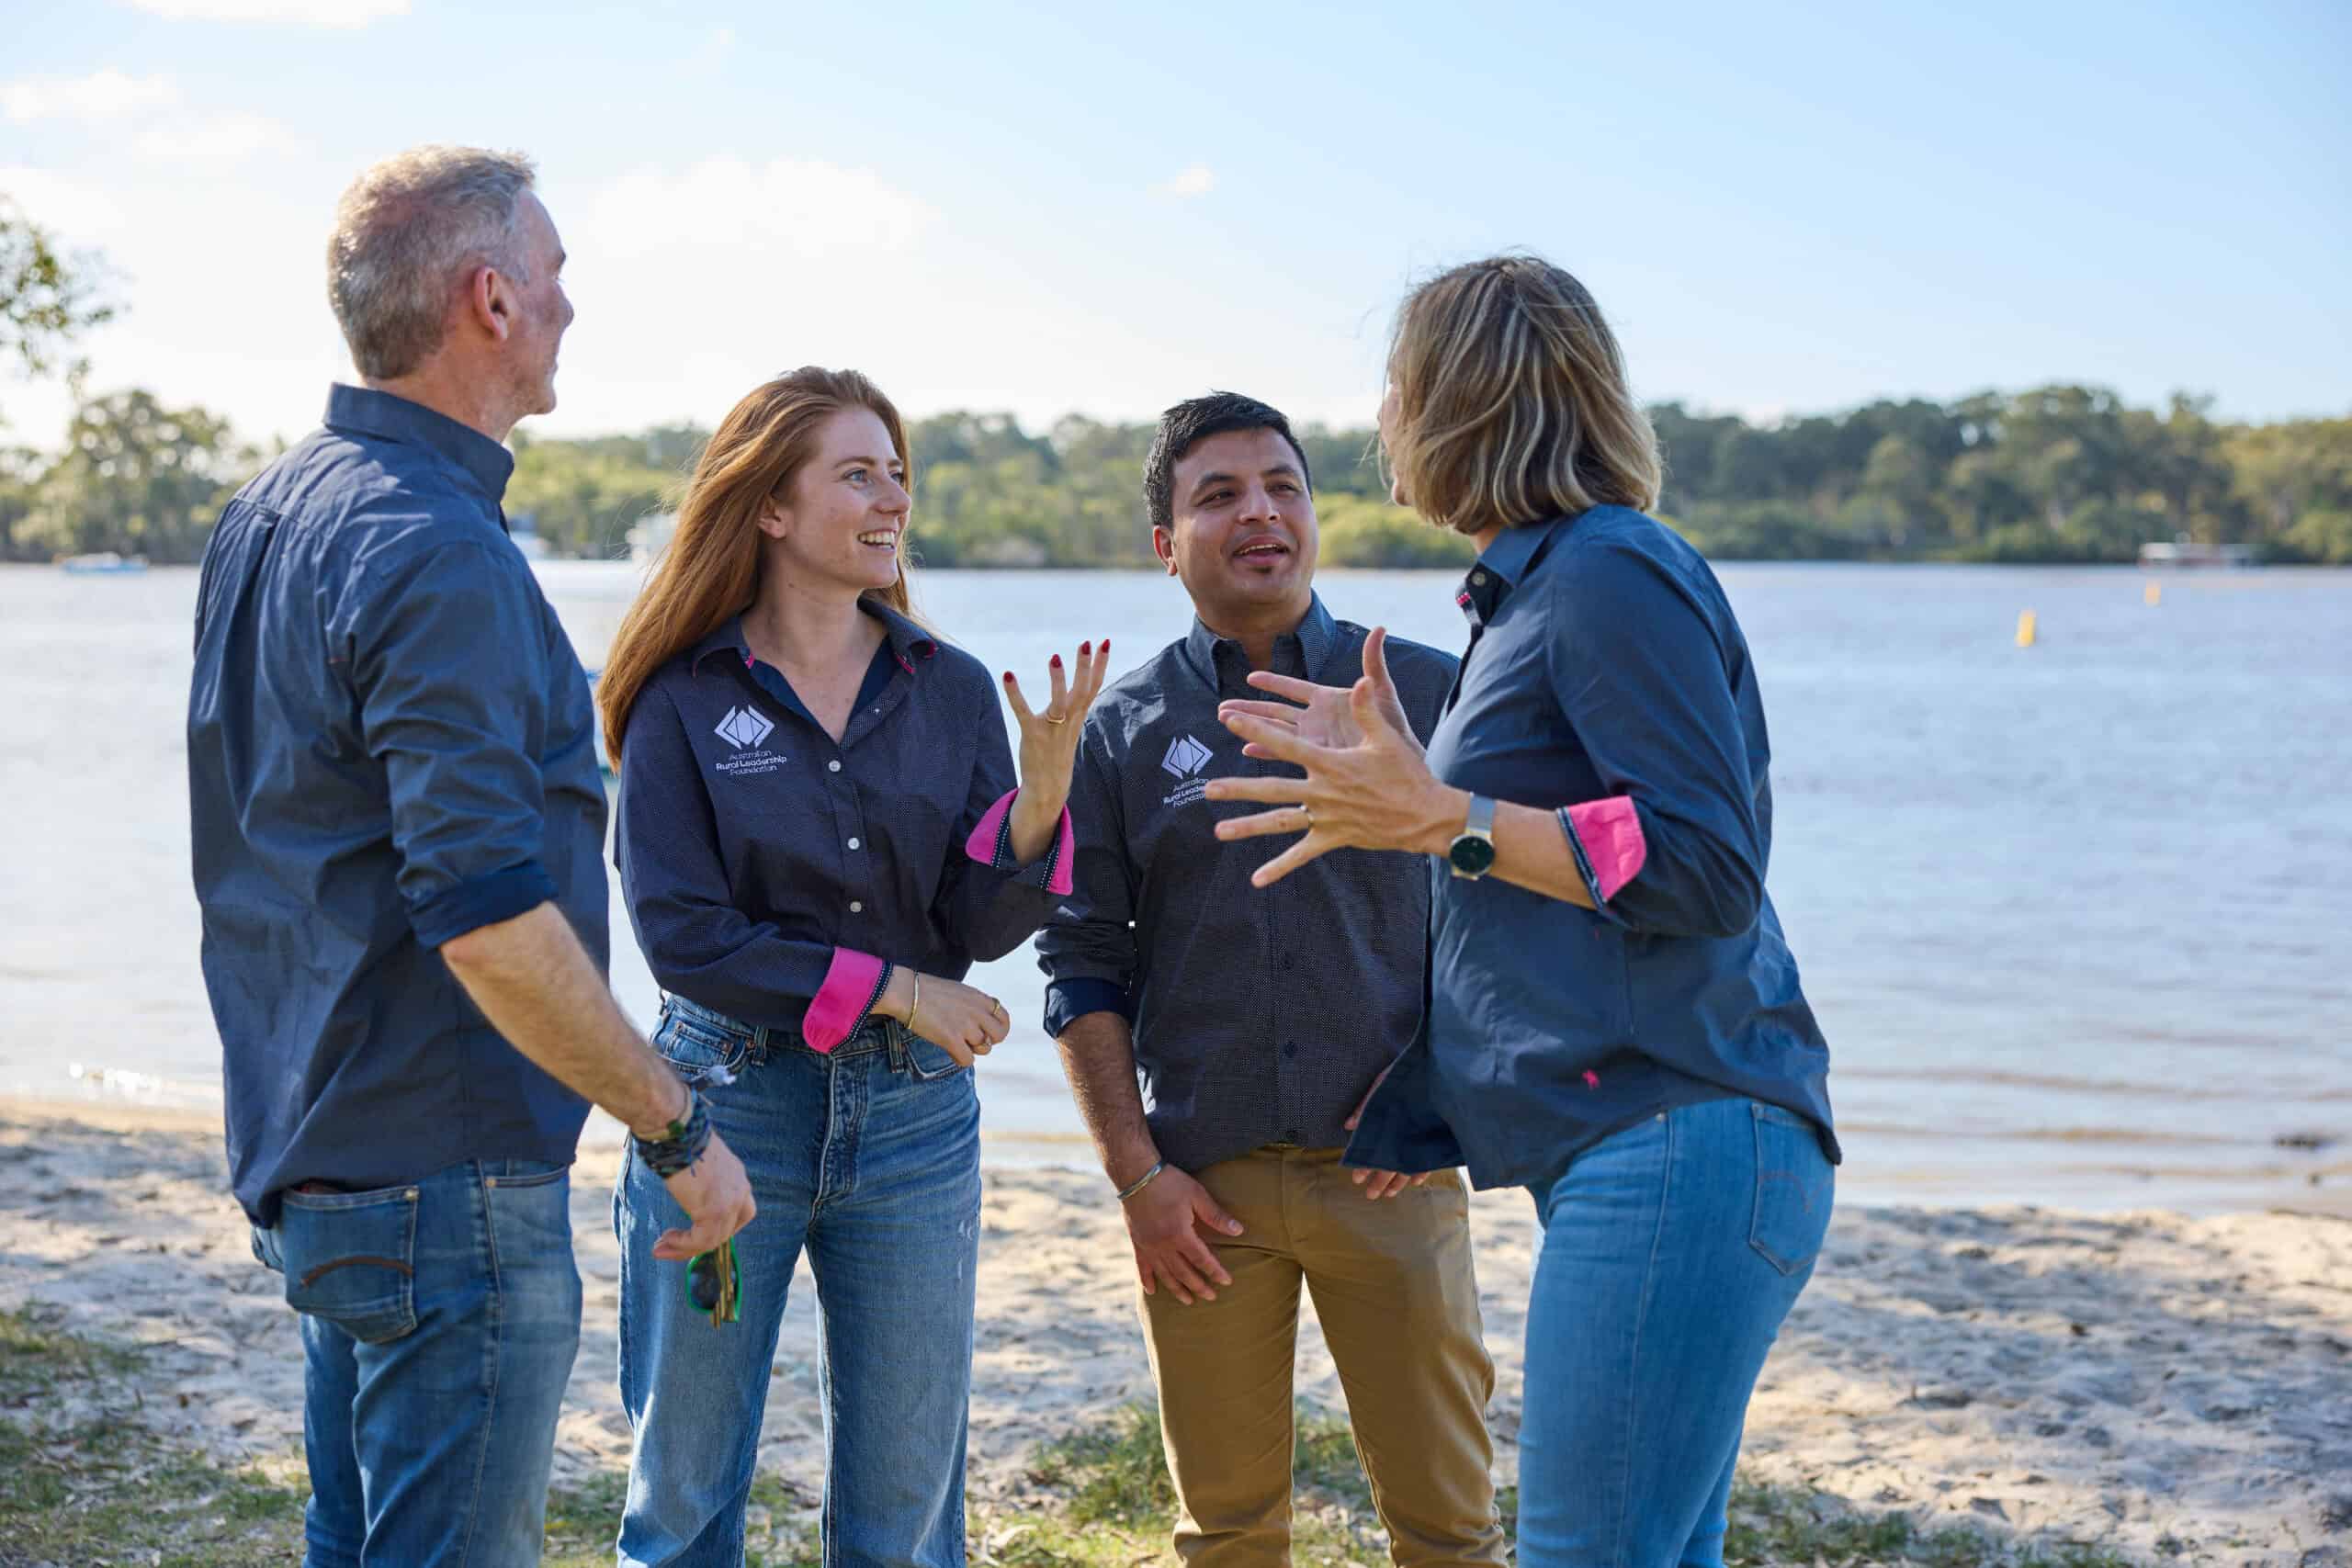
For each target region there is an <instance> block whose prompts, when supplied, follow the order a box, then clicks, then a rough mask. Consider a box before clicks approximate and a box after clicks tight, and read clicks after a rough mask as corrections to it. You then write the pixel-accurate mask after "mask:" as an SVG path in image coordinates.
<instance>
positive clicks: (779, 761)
mask: <svg viewBox="0 0 2352 1568" xmlns="http://www.w3.org/2000/svg"><path fill="white" fill-rule="evenodd" d="M713 733H714V734H716V735H717V736H718V738H719V739H721V740H724V741H726V742H727V744H729V746H732V747H734V748H735V750H734V753H733V755H731V756H726V757H721V758H720V759H719V760H718V761H716V762H714V763H712V764H711V768H712V771H713V772H716V773H725V774H726V775H727V776H728V777H729V778H741V777H743V776H745V775H746V774H750V773H774V772H775V771H776V770H777V769H778V768H781V767H782V766H784V764H785V762H786V761H787V759H786V757H785V756H784V755H783V754H782V753H781V752H777V751H770V750H765V749H764V748H763V747H762V746H761V745H760V742H761V741H763V740H765V739H767V738H768V737H769V736H771V735H773V734H775V720H774V719H772V718H769V717H768V716H766V715H765V714H763V713H760V712H758V711H756V710H755V709H752V708H750V707H740V708H729V709H728V710H727V716H726V717H725V718H722V719H720V720H719V721H718V725H717V726H716V727H715V728H714V729H713Z"/></svg>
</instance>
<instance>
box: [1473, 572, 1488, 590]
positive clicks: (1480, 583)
mask: <svg viewBox="0 0 2352 1568" xmlns="http://www.w3.org/2000/svg"><path fill="white" fill-rule="evenodd" d="M1470 581H1471V582H1472V583H1473V584H1475V585H1476V586H1477V587H1480V588H1484V587H1485V586H1487V574H1486V573H1485V572H1483V571H1474V572H1472V573H1471V574H1470Z"/></svg>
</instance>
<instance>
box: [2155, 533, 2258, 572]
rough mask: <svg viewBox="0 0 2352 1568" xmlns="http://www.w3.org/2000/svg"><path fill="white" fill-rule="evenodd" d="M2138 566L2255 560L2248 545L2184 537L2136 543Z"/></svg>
mask: <svg viewBox="0 0 2352 1568" xmlns="http://www.w3.org/2000/svg"><path fill="white" fill-rule="evenodd" d="M2140 564H2141V565H2142V566H2177V567H2230V568H2236V567H2247V566H2252V565H2254V564H2255V558H2254V547H2253V546H2251V545H2200V544H2198V543H2196V542H2195V541H2193V540H2190V539H2188V538H2185V537H2184V538H2180V539H2176V540H2174V541H2173V542H2172V543H2170V544H2146V545H2142V546H2141V547H2140Z"/></svg>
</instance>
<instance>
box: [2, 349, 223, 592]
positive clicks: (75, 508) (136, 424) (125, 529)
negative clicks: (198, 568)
mask: <svg viewBox="0 0 2352 1568" xmlns="http://www.w3.org/2000/svg"><path fill="white" fill-rule="evenodd" d="M253 460H254V453H253V451H252V449H251V448H249V447H247V446H243V445H242V444H240V443H239V442H238V441H237V440H236V438H235V437H234V436H233V435H232V434H231V433H230V430H229V423H228V422H227V421H226V420H224V419H222V418H220V416H219V415H217V414H212V413H209V412H206V411H204V410H203V409H200V408H192V407H191V408H181V409H174V408H166V407H165V406H164V404H163V403H162V402H161V401H159V400H157V399H156V397H155V395H154V394H153V393H152V392H147V391H138V390H134V391H128V392H117V393H115V394H113V395H112V396H110V397H106V398H100V399H98V400H95V401H92V402H86V403H84V404H83V405H82V406H81V407H80V408H79V409H77V410H75V411H74V423H73V424H72V425H71V426H70V427H69V428H68V430H67V432H66V437H65V450H64V451H63V453H62V454H61V455H60V456H59V457H58V458H57V460H56V461H55V462H53V463H51V465H50V466H49V468H48V469H47V471H45V472H44V473H42V474H41V476H40V479H39V480H38V481H37V482H36V483H35V484H34V486H33V487H32V493H31V496H30V498H29V505H28V508H27V513H26V515H25V517H24V519H23V521H22V523H21V524H20V525H18V532H19V536H20V538H21V539H22V540H23V541H24V543H25V544H26V545H27V546H28V547H31V548H32V549H33V550H35V551H38V552H41V553H46V554H51V555H59V556H68V555H80V554H83V553H85V552H87V551H93V550H119V551H120V552H121V553H122V554H124V555H143V556H146V557H148V558H151V559H153V560H158V561H192V560H194V559H196V558H198V556H199V555H200V554H202V552H203V549H204V542H205V540H206V538H207V537H208V536H209V535H210V534H211V532H212V525H213V523H214V522H215V521H216V520H217V519H218V518H219V517H220V508H221V506H222V505H223V504H225V503H226V502H227V501H228V499H229V497H230V496H231V495H232V494H234V493H235V491H236V486H237V483H238V481H239V480H240V479H242V478H243V474H244V473H245V471H246V470H247V469H248V468H250V467H251V465H252V463H253Z"/></svg>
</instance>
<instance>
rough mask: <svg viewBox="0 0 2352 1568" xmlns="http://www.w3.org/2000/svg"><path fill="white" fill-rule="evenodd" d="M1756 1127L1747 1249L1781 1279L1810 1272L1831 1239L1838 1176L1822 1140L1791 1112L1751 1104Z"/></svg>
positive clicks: (1808, 1124) (1809, 1125) (1759, 1104)
mask: <svg viewBox="0 0 2352 1568" xmlns="http://www.w3.org/2000/svg"><path fill="white" fill-rule="evenodd" d="M1748 1110H1749V1111H1750V1112H1751V1113H1752V1119H1753V1121H1754V1122H1755V1124H1756V1209H1755V1213H1754V1214H1753V1215H1752V1216H1751V1218H1750V1220H1749V1222H1748V1230H1747V1245H1748V1246H1750V1247H1754V1248H1755V1249H1756V1253H1757V1256H1758V1257H1759V1258H1763V1259H1764V1261H1765V1262H1767V1263H1770V1265H1771V1266H1772V1267H1773V1268H1775V1269H1779V1270H1780V1271H1781V1273H1783V1274H1794V1273H1796V1272H1797V1271H1798V1270H1799V1269H1805V1268H1809V1267H1811V1265H1812V1263H1813V1259H1814V1257H1815V1254H1817V1253H1818V1252H1820V1250H1821V1242H1822V1238H1823V1237H1824V1236H1826V1235H1828V1233H1829V1205H1830V1201H1831V1198H1832V1195H1833V1193H1834V1191H1835V1185H1834V1184H1835V1182H1836V1180H1837V1178H1836V1175H1835V1174H1834V1173H1833V1172H1832V1171H1831V1169H1830V1166H1829V1160H1828V1158H1827V1156H1825V1155H1823V1154H1822V1152H1821V1134H1820V1133H1819V1132H1818V1131H1817V1130H1815V1127H1814V1124H1813V1123H1812V1122H1809V1121H1807V1120H1806V1119H1805V1118H1804V1117H1802V1116H1800V1115H1798V1114H1797V1113H1796V1112H1794V1111H1783V1110H1781V1108H1780V1107H1779V1106H1777V1105H1765V1104H1762V1103H1761V1102H1757V1101H1751V1102H1750V1103H1749V1106H1748Z"/></svg>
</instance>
